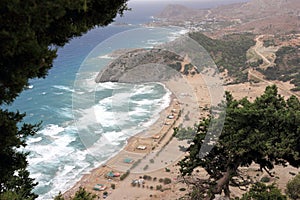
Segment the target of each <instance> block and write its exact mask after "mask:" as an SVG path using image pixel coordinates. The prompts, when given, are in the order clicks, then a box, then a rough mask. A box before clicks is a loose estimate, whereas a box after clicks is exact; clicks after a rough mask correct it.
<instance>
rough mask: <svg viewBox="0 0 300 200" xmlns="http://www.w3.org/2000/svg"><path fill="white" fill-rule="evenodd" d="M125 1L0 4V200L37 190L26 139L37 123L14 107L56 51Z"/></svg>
mask: <svg viewBox="0 0 300 200" xmlns="http://www.w3.org/2000/svg"><path fill="white" fill-rule="evenodd" d="M126 2H127V0H72V1H70V0H61V1H52V0H45V1H37V0H26V1H14V0H2V1H1V2H0V9H1V12H0V24H1V28H0V43H1V46H0V106H2V108H1V109H0V146H1V149H0V158H1V159H0V199H15V200H26V199H30V200H32V199H35V198H36V197H37V195H36V194H34V193H33V192H32V189H33V188H34V186H35V185H36V183H34V180H33V179H31V178H29V172H28V171H27V170H26V167H27V165H28V162H27V160H26V156H27V153H25V152H23V151H21V150H20V148H21V147H24V146H26V142H25V140H26V137H27V136H29V135H34V134H35V133H36V132H37V130H38V129H39V126H40V125H39V124H37V125H31V124H24V123H23V122H22V120H23V118H24V116H25V115H24V114H20V113H19V112H9V111H7V110H4V109H3V106H4V105H5V106H7V105H10V104H11V103H12V102H13V101H14V99H15V98H16V97H17V96H18V95H19V94H20V92H22V91H23V90H24V88H26V86H28V80H29V79H33V78H42V77H45V76H46V75H47V72H48V70H49V69H50V68H51V67H52V66H53V60H54V59H55V57H56V52H57V48H58V47H60V46H63V45H65V44H66V43H67V42H68V41H69V40H70V39H71V38H73V37H75V36H80V35H81V34H82V33H84V32H86V31H88V30H89V29H91V28H93V27H95V26H105V25H108V24H109V23H111V22H112V21H113V18H115V17H116V15H117V14H118V13H120V14H122V12H123V11H124V10H125V9H127V8H126Z"/></svg>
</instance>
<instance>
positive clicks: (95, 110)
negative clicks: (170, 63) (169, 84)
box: [10, 1, 212, 200]
mask: <svg viewBox="0 0 300 200" xmlns="http://www.w3.org/2000/svg"><path fill="white" fill-rule="evenodd" d="M166 4H167V3H166ZM149 5H151V6H149ZM195 5H197V6H198V7H203V8H206V7H211V6H212V5H211V3H209V2H207V3H206V4H205V3H203V4H200V5H199V3H197V4H195ZM129 7H131V8H132V11H127V12H125V13H124V15H125V17H123V18H121V17H118V18H117V19H116V22H117V23H115V24H111V25H109V26H107V27H96V28H94V29H93V30H90V31H89V32H87V33H85V34H83V35H82V36H81V37H77V38H74V39H72V40H71V41H70V42H69V43H68V44H66V45H65V46H64V47H62V48H59V49H58V57H57V58H56V59H55V61H54V66H53V68H52V69H51V70H49V73H48V76H47V77H46V78H45V79H33V80H30V86H29V88H28V89H26V90H25V91H24V92H22V93H21V95H20V96H19V97H18V98H17V99H16V101H15V102H14V103H13V105H12V106H11V107H10V110H19V111H21V112H25V113H26V117H25V119H24V121H25V122H27V123H39V122H41V121H42V127H41V130H40V131H38V133H37V134H36V135H34V136H33V137H30V138H28V140H27V144H28V145H27V146H26V148H25V149H24V151H27V152H30V154H29V156H28V162H29V167H28V170H29V171H30V174H31V175H30V176H31V177H32V178H34V179H35V181H36V182H38V185H37V186H36V188H35V190H34V192H35V193H36V194H38V195H39V198H38V199H43V200H48V199H53V197H54V196H56V195H57V194H58V193H59V192H60V191H61V192H64V191H66V190H67V189H69V188H71V187H72V186H73V185H74V184H75V183H76V182H77V181H78V180H80V178H81V177H82V176H83V175H84V174H86V173H89V172H90V171H91V170H92V169H93V168H95V167H97V166H99V165H101V164H102V163H104V162H105V161H107V160H108V159H109V158H111V157H112V156H113V155H115V154H116V153H118V152H119V151H120V150H121V149H122V148H123V147H124V145H125V144H126V140H127V139H128V138H129V137H131V136H133V135H135V134H137V133H139V132H141V131H143V130H145V129H147V128H148V127H149V126H151V124H153V123H154V122H155V121H156V120H157V119H158V117H159V113H160V112H161V111H162V110H163V109H165V108H166V107H167V106H168V105H169V103H170V95H171V92H170V91H169V90H168V89H167V88H165V87H164V85H162V84H159V83H146V84H135V85H132V84H124V83H112V82H107V83H99V84H97V83H95V81H94V80H95V77H96V76H97V74H98V72H99V71H100V70H101V69H103V68H104V67H105V66H106V65H107V64H108V63H109V62H110V61H111V60H112V58H111V57H110V55H109V54H110V53H111V52H113V51H114V50H117V49H122V48H151V47H153V46H155V45H157V44H161V43H164V42H168V41H172V40H174V39H175V38H177V37H179V36H180V35H182V34H184V33H186V30H183V29H182V28H178V27H168V28H150V27H144V26H143V24H144V23H146V22H151V21H153V20H155V19H154V18H153V15H155V14H157V13H159V12H160V11H161V10H162V9H163V5H162V4H160V5H157V4H155V3H149V4H146V3H141V2H138V1H135V3H130V4H129ZM120 24H121V25H120Z"/></svg>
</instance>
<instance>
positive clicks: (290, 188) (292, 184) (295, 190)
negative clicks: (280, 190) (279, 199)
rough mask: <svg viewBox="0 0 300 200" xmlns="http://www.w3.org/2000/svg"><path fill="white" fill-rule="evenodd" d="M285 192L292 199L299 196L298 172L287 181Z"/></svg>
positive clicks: (299, 175) (299, 181) (299, 177)
mask: <svg viewBox="0 0 300 200" xmlns="http://www.w3.org/2000/svg"><path fill="white" fill-rule="evenodd" d="M285 192H286V194H287V195H288V196H289V197H290V198H291V199H293V200H297V199H299V198H300V174H298V175H297V176H295V177H294V178H293V179H291V180H290V181H289V182H288V183H287V185H286V191H285Z"/></svg>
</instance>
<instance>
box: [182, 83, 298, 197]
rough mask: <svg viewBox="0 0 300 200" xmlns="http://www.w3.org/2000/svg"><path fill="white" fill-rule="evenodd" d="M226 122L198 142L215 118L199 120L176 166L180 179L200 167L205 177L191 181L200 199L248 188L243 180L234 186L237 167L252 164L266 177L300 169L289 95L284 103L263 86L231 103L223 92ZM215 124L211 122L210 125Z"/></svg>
mask: <svg viewBox="0 0 300 200" xmlns="http://www.w3.org/2000/svg"><path fill="white" fill-rule="evenodd" d="M226 100H227V102H226V104H227V108H226V118H225V123H224V126H223V129H222V133H221V136H220V137H219V138H218V139H216V138H215V137H211V139H210V141H207V140H204V138H205V135H206V134H207V130H208V128H209V124H210V123H211V122H214V121H215V120H217V119H211V118H209V119H205V120H204V121H203V122H201V123H200V124H199V126H198V128H197V129H196V130H195V131H196V133H197V134H196V137H195V139H194V141H193V143H192V145H191V146H190V147H189V150H188V151H189V156H186V157H185V158H184V159H183V160H182V161H180V162H179V165H180V166H181V173H182V175H184V176H185V175H189V174H191V173H193V170H194V169H195V168H196V167H199V166H201V167H203V168H204V169H205V170H206V172H207V173H208V174H209V178H208V179H197V180H194V181H192V182H193V183H194V184H196V187H197V191H198V193H201V194H205V198H204V199H213V198H214V195H215V194H221V193H222V192H224V193H225V195H226V196H227V197H229V196H230V190H229V185H233V186H238V187H239V186H242V185H245V184H250V183H249V182H247V181H246V180H245V181H243V182H242V183H241V182H239V183H237V182H235V179H233V177H239V176H240V178H242V179H243V177H242V176H241V175H240V173H239V170H238V168H239V167H241V166H245V167H247V166H249V165H251V164H252V163H257V164H259V166H260V170H265V171H266V172H267V173H269V175H270V176H272V174H271V173H270V172H269V170H270V169H273V167H274V165H276V164H281V165H286V164H287V162H288V163H290V164H291V165H292V166H294V167H299V165H300V157H299V153H300V151H299V150H300V149H299V145H297V144H299V142H300V127H299V124H300V109H299V106H300V103H299V100H298V99H297V98H296V97H294V96H292V97H290V98H289V99H288V100H287V101H286V100H284V98H283V97H281V96H280V95H279V94H278V92H277V87H276V86H275V85H273V86H268V87H267V88H266V90H265V92H264V94H263V95H262V96H260V97H258V98H256V100H255V101H254V102H253V103H252V102H250V101H248V100H247V99H246V98H244V99H241V100H234V99H233V97H232V95H231V94H230V93H228V92H227V93H226ZM216 123H217V122H216ZM204 141H205V142H206V143H208V145H213V149H212V150H211V151H210V152H209V154H208V155H201V152H199V151H200V149H201V146H202V145H204Z"/></svg>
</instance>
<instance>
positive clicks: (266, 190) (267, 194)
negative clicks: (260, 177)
mask: <svg viewBox="0 0 300 200" xmlns="http://www.w3.org/2000/svg"><path fill="white" fill-rule="evenodd" d="M252 199H259V200H286V196H285V195H283V194H281V191H280V190H279V189H278V188H277V187H276V186H275V185H274V184H272V185H265V184H263V183H259V182H258V183H255V184H253V185H252V186H251V189H250V191H249V192H247V193H245V194H243V197H242V198H240V200H252Z"/></svg>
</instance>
